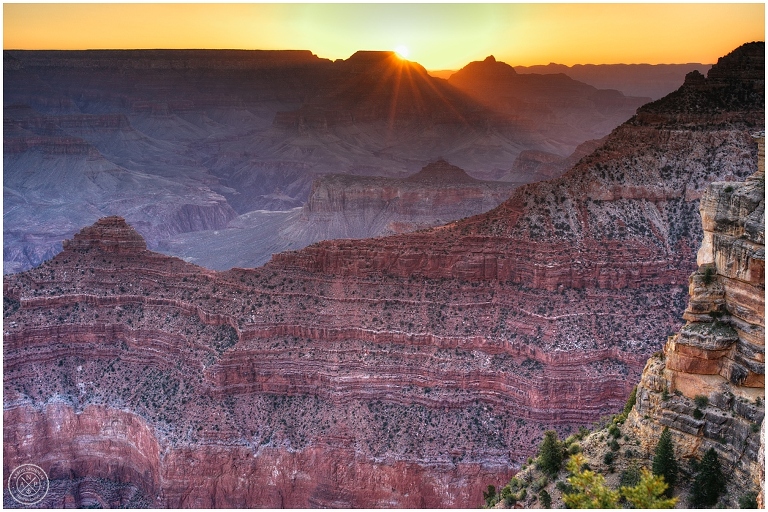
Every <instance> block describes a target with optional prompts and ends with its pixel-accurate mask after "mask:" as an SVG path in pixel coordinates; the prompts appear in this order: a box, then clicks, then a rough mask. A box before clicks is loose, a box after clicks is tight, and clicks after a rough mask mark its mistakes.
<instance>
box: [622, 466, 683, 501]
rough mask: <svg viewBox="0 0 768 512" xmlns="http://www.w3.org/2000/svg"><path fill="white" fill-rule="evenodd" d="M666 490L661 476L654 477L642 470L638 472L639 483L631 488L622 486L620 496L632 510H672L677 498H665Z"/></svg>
mask: <svg viewBox="0 0 768 512" xmlns="http://www.w3.org/2000/svg"><path fill="white" fill-rule="evenodd" d="M666 490H667V484H666V482H664V477H663V476H659V475H654V474H652V473H651V472H650V471H648V470H647V469H645V468H643V469H641V470H640V481H639V482H638V483H637V484H636V485H634V486H632V487H629V486H622V487H621V495H622V496H624V498H626V500H627V501H628V502H629V503H630V505H632V508H640V509H650V508H674V507H675V503H677V498H669V497H666V496H665V492H666Z"/></svg>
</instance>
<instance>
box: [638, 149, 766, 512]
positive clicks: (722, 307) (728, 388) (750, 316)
mask: <svg viewBox="0 0 768 512" xmlns="http://www.w3.org/2000/svg"><path fill="white" fill-rule="evenodd" d="M759 141H760V153H759V154H760V165H759V168H758V171H757V172H756V173H755V174H753V175H752V176H750V177H748V178H747V179H746V181H744V182H733V181H725V182H716V183H713V184H712V185H711V186H710V187H709V188H708V189H707V191H706V193H705V195H704V197H702V199H701V203H700V211H701V218H702V225H703V228H704V237H703V241H702V244H701V247H700V249H699V252H698V260H697V263H698V270H696V271H695V272H694V273H693V274H692V275H691V277H690V279H689V301H688V307H687V308H686V310H685V313H684V315H683V318H684V319H685V320H687V323H686V324H685V325H684V326H683V327H682V329H680V330H679V331H678V332H677V333H675V334H674V335H672V336H670V337H669V339H668V340H667V343H666V345H665V347H664V350H663V351H661V352H659V353H658V354H655V355H654V356H653V357H652V358H651V359H649V361H648V363H647V365H646V368H645V370H644V372H643V375H642V378H641V380H640V384H639V386H638V389H637V404H636V406H635V408H634V409H633V411H632V413H631V414H630V416H629V421H628V425H629V426H630V428H632V429H633V430H634V432H635V433H636V435H637V436H638V437H639V438H640V440H641V442H642V445H643V447H644V448H645V449H646V450H652V449H653V448H655V444H656V442H657V439H658V434H659V433H660V431H661V429H662V428H663V427H669V429H670V431H671V432H672V435H673V438H674V440H675V446H676V451H677V455H678V456H679V457H680V458H682V459H689V458H692V457H696V458H700V457H701V456H702V455H703V454H704V452H706V451H707V450H708V449H709V448H714V449H715V451H716V452H717V454H718V456H719V458H720V461H721V464H723V466H724V472H726V473H728V474H731V475H733V477H732V481H733V482H734V483H737V482H738V483H739V484H740V488H739V492H741V493H744V492H746V491H748V490H750V489H760V491H761V500H762V494H763V489H764V487H763V485H764V484H763V478H764V477H763V475H764V473H765V466H764V464H765V461H764V456H763V455H761V453H762V451H763V444H764V440H763V438H762V436H761V432H762V431H763V428H764V427H763V425H764V417H765V138H764V135H762V134H761V136H760V138H759Z"/></svg>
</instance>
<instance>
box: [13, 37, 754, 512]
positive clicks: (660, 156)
mask: <svg viewBox="0 0 768 512" xmlns="http://www.w3.org/2000/svg"><path fill="white" fill-rule="evenodd" d="M763 52H764V49H763V47H762V45H750V46H746V47H743V48H740V49H739V50H737V51H736V52H734V54H736V53H750V54H755V55H763ZM736 60H737V61H738V62H741V60H739V59H736ZM718 65H720V64H718ZM754 65H757V64H754ZM759 66H760V67H761V68H762V64H759ZM724 67H725V68H726V71H727V74H728V76H732V80H731V81H730V82H729V85H727V86H726V88H725V89H720V90H721V92H723V91H724V92H728V91H730V90H731V89H729V88H730V87H737V88H741V87H742V86H744V87H752V86H753V85H754V84H753V82H754V80H755V79H754V78H753V77H751V75H750V72H751V71H752V70H751V69H744V68H743V65H741V64H739V65H736V64H734V63H733V61H727V60H726V61H725V62H724ZM720 71H722V70H720ZM708 80H709V79H705V81H704V82H703V83H699V82H698V81H696V83H689V84H687V85H686V86H684V87H683V92H682V93H681V94H698V93H699V92H700V91H701V90H710V89H711V88H710V89H707V87H708ZM702 87H704V88H705V89H699V88H702ZM690 88H693V89H692V90H690V91H688V92H686V90H687V89H690ZM755 90H762V89H759V88H757V89H755ZM686 97H687V96H686ZM708 98H709V100H710V101H713V98H716V95H710V96H708ZM747 98H749V97H747ZM699 101H702V100H699ZM750 101H753V103H752V105H751V107H750V108H746V107H745V106H744V105H743V104H742V106H740V107H738V108H736V107H734V108H733V109H730V107H728V108H726V107H723V108H722V109H721V110H720V111H717V110H716V109H715V108H714V107H713V108H712V109H711V111H707V112H705V113H704V114H702V115H703V117H702V122H701V123H696V122H695V116H694V115H693V114H691V115H689V114H677V113H676V111H675V110H674V109H673V108H672V106H670V107H669V108H668V109H666V110H663V109H661V108H659V109H657V110H656V111H655V112H654V113H653V116H646V117H645V118H640V116H638V117H637V118H635V119H633V120H632V121H631V122H630V123H627V124H625V125H623V126H622V127H620V128H618V129H617V130H615V131H614V132H613V133H612V134H611V135H610V136H609V137H608V138H607V139H606V141H605V142H604V144H603V145H602V146H601V147H600V148H598V149H597V150H596V151H595V152H593V153H591V154H590V155H589V156H586V157H584V158H583V159H582V160H581V161H580V162H579V163H578V164H577V165H576V166H575V167H574V168H573V169H572V170H571V171H570V172H569V173H567V174H566V175H565V176H564V177H562V178H559V179H556V180H553V181H550V182H545V183H538V184H532V185H526V186H524V187H522V188H521V189H518V190H517V191H516V192H515V194H514V195H513V196H512V198H511V199H510V200H508V201H507V202H505V203H503V204H502V205H501V206H499V207H498V208H496V209H494V210H493V211H491V212H489V213H488V214H485V215H482V216H478V217H472V218H469V219H466V220H463V221H460V222H456V223H453V224H449V225H447V226H443V227H439V228H432V229H429V230H423V231H419V232H415V233H410V234H404V235H396V236H391V237H386V238H380V239H372V240H365V241H349V240H347V241H334V242H322V243H319V244H316V245H314V246H311V247H309V248H307V249H305V250H303V251H300V252H293V253H284V254H281V255H278V256H276V257H275V258H274V259H273V260H272V262H271V263H270V264H268V265H267V266H265V267H263V268H259V269H254V270H237V269H234V270H232V271H228V272H218V273H217V272H212V271H206V270H204V269H201V268H199V267H195V266H193V265H190V264H187V263H185V262H183V261H181V260H178V259H174V258H168V257H164V256H160V255H158V254H155V253H152V252H149V251H146V249H144V246H143V245H142V243H141V242H140V241H139V239H138V238H137V237H136V236H135V235H134V234H133V232H132V230H131V228H130V227H128V226H127V225H126V224H125V222H124V221H122V220H121V219H119V218H108V219H104V220H102V221H99V222H98V223H97V224H96V225H94V226H93V227H92V228H88V229H86V230H83V231H82V232H81V234H79V235H77V236H76V237H75V238H74V239H73V240H72V241H71V242H68V243H67V244H65V249H64V251H63V252H62V253H61V254H59V255H57V256H56V257H55V258H54V259H53V260H51V261H49V262H46V263H45V264H43V265H41V266H40V267H38V268H35V269H32V270H30V271H28V272H25V273H22V274H18V275H14V276H7V277H6V279H5V283H4V286H5V294H4V296H5V301H6V303H5V308H4V313H5V315H6V318H5V324H4V327H5V330H6V333H5V336H4V356H5V357H4V370H5V372H4V386H5V395H4V397H5V401H4V415H5V422H4V429H5V430H4V439H5V457H4V472H5V473H6V474H7V473H8V472H9V471H10V469H12V466H14V465H15V464H17V463H21V462H27V461H29V460H39V461H41V462H40V464H41V465H42V467H44V469H46V471H49V474H50V475H51V476H52V477H53V478H59V479H65V478H70V477H80V476H82V475H84V474H85V475H90V476H96V477H101V478H111V479H118V478H119V479H123V480H125V479H130V481H131V482H132V483H133V484H134V485H137V486H141V488H142V489H143V491H144V492H145V493H146V494H147V495H148V496H151V497H153V500H157V501H156V502H157V504H158V505H169V506H208V505H215V506H246V505H262V506H281V505H283V506H293V507H299V506H309V505H316V506H360V507H374V506H402V507H412V506H428V507H431V506H464V507H467V506H475V505H476V503H479V502H480V501H481V499H482V496H481V493H482V489H483V488H484V487H485V486H487V484H488V482H503V481H507V480H508V479H509V477H510V476H511V474H512V473H513V472H514V470H515V468H516V467H518V465H519V463H520V462H521V461H522V460H524V458H525V457H527V456H529V455H531V454H532V452H533V451H534V450H535V447H536V445H537V444H538V441H539V439H540V437H541V432H542V431H543V430H545V429H548V428H556V429H559V430H561V431H563V432H564V431H567V430H569V429H572V428H573V427H575V426H576V425H580V424H586V423H590V422H592V421H594V420H596V419H597V418H599V417H600V415H602V414H605V413H609V412H615V410H617V408H618V407H620V405H621V404H623V403H624V400H625V398H626V395H627V393H628V392H629V389H630V388H631V385H632V383H633V382H636V381H637V380H638V379H639V377H640V372H641V370H642V367H643V364H644V362H645V361H646V360H647V358H648V356H649V355H650V354H651V353H653V352H654V351H656V350H659V349H660V348H661V347H660V345H659V343H658V340H662V339H664V338H665V337H666V336H667V335H668V334H669V333H672V332H675V331H676V330H678V329H679V325H680V321H679V318H680V315H681V314H682V312H683V308H684V306H685V304H684V302H685V292H686V289H687V284H688V281H687V276H688V275H689V274H690V272H691V271H692V270H694V269H695V268H696V265H695V263H694V262H695V259H696V249H697V248H698V246H699V244H700V241H701V238H702V232H701V231H700V221H699V219H698V215H697V210H698V204H699V198H700V197H701V196H702V194H703V193H704V191H705V190H706V186H707V184H708V183H710V182H712V181H723V180H726V179H728V180H733V179H734V178H735V179H743V178H745V177H746V176H748V175H751V174H753V173H754V172H755V169H756V165H757V164H756V161H757V158H756V153H757V148H756V144H755V143H754V140H753V139H752V137H751V136H750V131H751V130H753V129H754V121H753V119H754V117H755V116H756V114H755V113H754V111H758V112H762V111H764V104H763V101H762V98H758V99H754V98H753V99H752V100H750ZM713 112H714V113H713ZM761 115H762V114H761ZM713 116H715V117H713ZM713 118H717V119H727V120H728V123H727V126H726V125H715V126H710V125H709V124H708V123H709V120H711V119H713ZM761 123H762V121H761ZM716 240H717V238H716V237H713V246H714V245H716V243H717V242H716ZM728 314H729V315H730V316H732V317H735V314H734V313H733V312H730V313H728ZM734 325H735V324H734ZM733 329H741V327H733ZM742 330H743V331H744V332H747V331H746V330H745V329H742ZM744 354H747V352H744ZM749 357H751V356H749ZM749 357H746V356H742V355H739V356H736V355H731V356H729V358H726V359H728V360H729V361H731V362H732V363H728V364H725V363H723V364H722V365H721V366H720V367H718V368H721V367H722V368H726V370H723V372H724V373H725V374H726V375H735V374H736V373H735V372H734V371H733V370H732V369H735V368H736V367H737V366H738V365H741V366H743V367H744V368H746V369H747V370H749V368H751V367H750V366H749V365H748V364H747V363H748V359H749ZM718 372H720V369H718ZM729 372H730V373H729ZM753 373H755V372H754V371H753ZM718 374H719V373H718ZM723 378H730V377H723ZM750 378H751V379H753V380H754V375H752V374H747V375H746V377H745V382H746V381H747V379H750ZM734 403H736V402H734ZM56 418H61V420H58V419H56ZM44 425H61V428H53V427H51V428H47V427H43V426H44ZM150 435H151V437H150ZM115 437H117V438H119V439H121V440H125V441H120V442H119V443H117V444H114V443H113V444H111V443H110V439H112V438H115ZM22 439H23V440H25V442H20V440H22ZM111 450H112V451H111ZM115 452H120V453H121V454H123V455H121V457H123V458H128V457H130V460H131V462H128V463H121V462H119V460H122V459H120V458H119V457H117V456H116V455H115V454H114V453H115ZM139 467H141V468H143V469H144V472H143V473H141V474H138V471H135V470H134V469H133V468H139ZM190 468H192V469H190ZM158 497H159V498H158Z"/></svg>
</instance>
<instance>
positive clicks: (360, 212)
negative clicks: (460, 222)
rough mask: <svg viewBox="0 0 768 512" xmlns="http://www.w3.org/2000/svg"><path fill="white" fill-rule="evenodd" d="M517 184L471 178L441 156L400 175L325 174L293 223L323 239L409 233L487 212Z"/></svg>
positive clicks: (317, 182) (314, 186) (316, 183)
mask: <svg viewBox="0 0 768 512" xmlns="http://www.w3.org/2000/svg"><path fill="white" fill-rule="evenodd" d="M517 186H518V184H516V183H509V182H493V181H481V180H477V179H474V178H472V177H471V176H469V175H468V174H467V173H466V172H464V170H462V169H460V168H458V167H456V166H454V165H451V164H449V163H448V162H446V161H445V160H443V159H438V160H436V161H435V162H432V163H430V164H428V165H427V166H425V167H424V168H423V169H422V170H421V171H419V172H418V173H416V174H413V175H411V176H409V177H408V178H403V179H394V178H384V177H359V176H346V175H328V176H324V177H323V178H320V179H318V180H316V181H315V182H314V183H313V184H312V191H311V192H310V194H309V199H308V200H307V203H306V204H305V205H304V208H303V210H302V217H301V222H300V223H299V224H298V226H296V227H299V228H300V227H301V226H302V225H304V224H306V226H307V228H308V229H310V230H312V231H315V232H317V231H320V232H322V233H324V234H325V232H327V235H334V236H327V235H326V236H322V239H331V238H366V237H371V236H377V235H381V234H391V233H399V232H406V231H414V230H415V229H418V228H426V227H432V226H437V225H442V224H446V223H447V222H450V221H452V220H456V219H461V218H464V217H469V216H471V215H476V214H479V213H483V212H486V211H488V210H491V209H493V208H495V207H496V206H498V205H499V204H500V203H502V202H503V201H505V200H506V199H508V198H509V196H510V195H511V194H512V191H513V190H514V189H515V188H516V187H517ZM313 241H317V239H315V240H313Z"/></svg>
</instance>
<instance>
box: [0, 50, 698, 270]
mask: <svg viewBox="0 0 768 512" xmlns="http://www.w3.org/2000/svg"><path fill="white" fill-rule="evenodd" d="M686 66H687V65H686ZM686 66H682V67H674V69H672V68H669V67H667V68H663V72H664V73H666V74H667V75H674V76H675V78H674V79H673V78H670V79H669V80H668V81H667V82H664V83H665V84H666V87H667V89H668V90H667V91H666V92H669V91H671V90H672V89H674V88H675V87H677V86H679V84H680V83H682V80H683V76H684V75H685V72H687V71H689V70H690V69H693V68H694V67H696V66H698V65H690V66H687V67H686ZM572 69H575V68H572ZM572 69H569V71H571V70H572ZM600 69H601V72H602V75H601V76H602V77H603V78H604V79H605V80H608V82H605V80H604V81H603V82H600V83H611V84H617V85H621V84H622V83H626V80H625V81H624V82H622V79H621V78H620V77H621V76H623V75H625V74H627V71H626V69H624V68H622V67H621V66H617V67H610V66H609V67H607V68H606V67H600ZM633 69H634V68H633ZM643 69H644V70H645V68H643ZM649 69H650V71H648V70H646V71H648V72H652V71H653V70H655V69H656V68H649ZM661 69H662V68H659V70H661ZM660 72H661V71H660ZM595 76H596V75H595ZM606 77H607V78H606ZM611 80H612V81H611ZM654 83H656V84H657V86H658V81H656V82H654ZM633 94H634V93H633ZM655 94H656V93H654V95H655ZM648 99H649V98H647V97H635V96H629V95H625V94H623V93H622V92H620V91H617V90H605V89H598V88H596V87H594V86H593V85H588V84H587V83H584V82H579V81H577V80H574V79H572V78H570V77H568V76H566V75H563V74H548V75H544V74H542V75H539V74H525V75H523V74H518V73H516V72H515V70H514V69H513V68H512V67H510V66H508V65H507V64H504V63H502V62H496V61H495V59H493V58H488V59H486V60H485V61H482V62H474V63H471V64H469V65H468V66H467V67H466V68H465V69H463V70H461V71H459V72H457V73H455V76H452V77H451V78H450V79H448V80H443V79H439V78H434V77H432V76H430V75H429V74H428V73H427V72H426V71H425V70H424V68H422V67H421V66H419V65H418V64H416V63H413V62H408V61H402V60H400V59H398V58H397V57H396V56H394V54H392V53H390V52H358V53H356V54H355V55H353V56H351V57H350V58H349V59H347V60H343V61H335V62H331V61H328V60H324V59H319V58H317V57H316V56H314V55H313V54H311V53H310V52H308V51H219V52H215V51H160V50H158V51H85V52H56V51H6V52H4V132H3V141H4V144H3V148H4V182H3V191H4V211H3V214H4V226H3V229H4V239H5V244H4V252H3V254H4V256H3V260H4V272H6V273H8V272H16V271H19V270H23V269H26V268H29V267H31V266H33V265H37V264H39V263H40V262H42V261H43V260H45V259H48V258H50V257H51V256H52V255H53V254H55V253H56V252H58V251H59V250H60V249H61V241H62V240H63V239H64V238H67V237H70V236H71V235H72V234H73V233H74V232H76V231H77V230H78V229H79V228H80V227H82V226H84V225H88V224H90V223H92V222H94V221H95V220H96V219H98V218H99V217H102V216H104V215H112V214H115V215H121V216H123V217H125V218H126V219H127V220H128V221H129V222H130V223H131V225H133V226H135V227H136V228H137V229H138V230H139V232H140V233H141V234H142V235H143V236H144V237H145V238H146V239H147V242H148V244H149V246H150V247H151V248H156V249H159V250H163V251H166V252H168V253H170V254H175V255H178V256H181V257H185V258H187V259H188V260H189V261H193V262H195V263H198V264H201V265H204V266H208V267H211V268H217V269H225V268H229V267H231V266H256V265H260V264H263V263H264V262H266V261H267V260H268V259H269V257H270V256H271V254H273V253H275V252H280V251H283V250H288V249H296V248H300V247H303V246H305V245H307V244H309V243H312V242H315V241H317V240H320V239H324V238H337V237H356V238H359V237H366V236H377V235H381V234H386V233H392V232H399V231H406V230H411V229H416V228H421V227H426V226H434V225H439V224H441V223H444V222H447V221H450V220H455V219H458V218H462V217H465V216H468V215H471V214H476V213H481V212H483V211H486V210H488V209H490V208H491V207H493V206H495V205H497V204H499V203H500V202H501V201H503V200H504V199H506V197H508V195H509V194H506V193H504V194H499V193H498V192H494V193H492V194H486V195H485V196H483V198H482V199H478V196H477V194H478V193H479V192H478V190H477V189H473V191H470V190H469V189H467V188H466V187H464V188H463V189H462V188H461V187H460V186H457V187H456V190H457V193H456V194H455V196H454V197H453V199H452V202H451V205H452V206H449V205H448V203H446V204H444V205H443V207H442V208H441V210H440V211H439V214H438V213H436V212H434V211H430V212H428V215H425V212H421V213H415V210H414V209H413V208H412V207H409V206H407V205H406V204H407V203H408V202H409V201H428V202H429V201H432V202H434V201H441V199H439V198H438V197H436V196H435V197H432V196H430V194H438V195H439V192H437V191H438V189H439V188H440V187H441V186H442V187H443V188H445V186H446V185H445V183H443V184H442V185H440V184H438V183H435V184H430V183H427V182H421V185H420V184H419V183H420V182H413V181H411V182H409V183H410V184H409V186H408V190H409V191H408V192H407V193H405V192H402V193H401V191H398V192H393V193H394V194H395V195H394V196H392V198H391V199H393V200H395V199H396V202H397V206H396V207H395V206H394V205H393V204H392V203H391V202H388V201H382V200H376V201H370V202H368V203H366V202H365V201H357V202H355V201H352V202H343V203H341V204H336V205H334V206H333V208H336V209H337V210H338V208H339V207H341V210H338V211H336V212H335V213H334V214H331V212H329V211H325V212H323V213H322V214H320V213H319V212H317V211H315V210H313V204H314V205H315V206H317V205H318V202H317V199H316V198H313V194H318V193H328V194H331V195H334V194H338V193H341V192H340V191H339V190H336V191H334V190H333V188H334V187H338V186H342V183H343V186H344V187H349V186H350V183H351V182H352V181H354V178H353V177H354V176H360V177H362V178H361V180H362V181H361V182H360V183H359V184H357V185H355V186H354V187H353V188H356V189H357V190H358V193H362V192H361V191H362V190H363V189H365V187H366V185H365V183H372V182H371V181H370V180H372V179H373V180H378V179H383V178H387V179H399V180H406V181H407V178H408V177H409V176H411V175H414V174H415V173H417V172H419V171H420V170H421V169H422V168H424V167H425V166H427V165H428V164H430V163H433V162H436V161H437V160H438V159H440V158H442V159H444V160H445V161H446V162H447V163H449V164H452V165H455V166H458V167H459V168H461V169H463V170H464V171H466V173H467V174H468V175H469V176H470V177H472V178H474V179H476V180H481V181H486V182H490V181H498V182H503V183H499V184H497V185H493V187H496V188H495V189H496V190H502V189H503V190H509V191H510V192H511V190H512V189H513V188H514V187H516V186H519V185H521V184H524V183H529V182H533V181H538V180H540V179H545V178H550V177H553V176H557V175H559V174H560V173H562V172H564V171H565V170H566V169H567V168H568V166H569V165H572V164H573V163H575V161H576V160H578V158H580V157H581V156H584V154H586V153H587V152H588V151H586V150H584V148H581V149H580V150H578V151H577V146H578V145H579V144H581V143H584V142H586V141H590V140H596V139H600V138H602V137H604V136H605V135H607V134H608V133H609V132H610V131H611V130H612V129H613V128H614V127H616V126H618V125H619V124H620V123H621V122H623V121H625V120H627V119H628V118H629V117H631V116H632V115H633V114H634V112H635V109H636V108H637V107H639V106H640V105H641V104H643V103H645V102H646V101H647V100H648ZM591 144H592V146H590V147H594V143H591ZM574 151H576V153H574V156H572V157H571V158H570V159H568V157H569V155H571V154H572V153H573V152H574ZM327 175H344V176H346V178H344V180H343V182H342V181H341V178H333V179H331V178H324V176H327ZM374 177H376V178H374ZM366 180H367V181H366ZM418 188H422V189H423V191H422V192H417V191H416V189H418ZM392 190H394V189H392ZM398 190H399V189H398ZM459 190H464V191H465V192H466V193H467V194H468V195H466V196H464V195H462V194H463V192H458V191H459ZM484 193H485V192H484ZM428 196H429V197H432V198H431V199H427V197H428ZM360 197H362V196H360ZM379 199H381V198H379ZM430 204H431V203H430ZM404 205H406V206H404ZM347 208H351V209H352V210H350V211H347V210H346V209H347ZM361 208H362V209H361ZM331 217H333V219H331Z"/></svg>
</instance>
